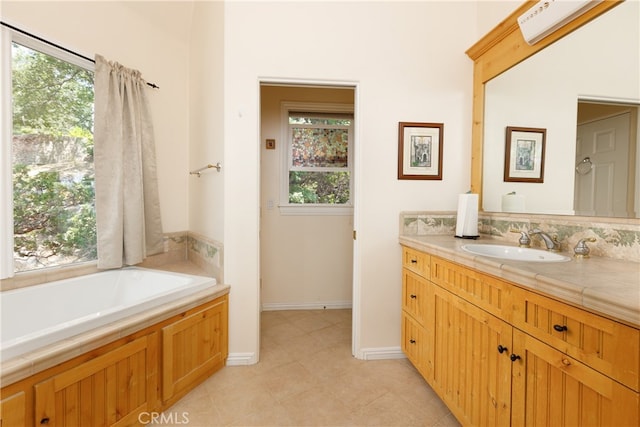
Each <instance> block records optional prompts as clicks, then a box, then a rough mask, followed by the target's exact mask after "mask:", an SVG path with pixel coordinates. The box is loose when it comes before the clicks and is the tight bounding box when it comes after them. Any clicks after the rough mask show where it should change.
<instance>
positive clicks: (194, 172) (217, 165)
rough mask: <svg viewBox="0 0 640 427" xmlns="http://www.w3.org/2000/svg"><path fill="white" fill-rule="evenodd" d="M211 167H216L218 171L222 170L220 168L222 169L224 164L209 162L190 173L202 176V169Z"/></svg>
mask: <svg viewBox="0 0 640 427" xmlns="http://www.w3.org/2000/svg"><path fill="white" fill-rule="evenodd" d="M211 168H215V169H216V170H217V171H218V172H220V169H222V165H221V164H220V162H218V163H216V164H215V165H212V164H208V165H206V166H203V167H201V168H200V169H196V170H193V171H191V172H189V175H198V178H200V174H201V173H202V171H204V170H207V169H211Z"/></svg>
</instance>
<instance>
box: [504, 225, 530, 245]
mask: <svg viewBox="0 0 640 427" xmlns="http://www.w3.org/2000/svg"><path fill="white" fill-rule="evenodd" d="M509 231H510V232H512V233H520V238H519V239H518V246H520V247H521V248H528V247H531V239H530V238H529V234H528V233H527V232H526V231H521V230H516V229H513V228H512V229H511V230H509Z"/></svg>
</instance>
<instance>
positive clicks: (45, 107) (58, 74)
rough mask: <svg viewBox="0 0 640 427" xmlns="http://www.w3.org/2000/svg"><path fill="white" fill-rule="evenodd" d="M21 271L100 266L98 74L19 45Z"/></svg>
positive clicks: (16, 176)
mask: <svg viewBox="0 0 640 427" xmlns="http://www.w3.org/2000/svg"><path fill="white" fill-rule="evenodd" d="M11 56H12V61H11V84H12V88H11V95H12V141H11V143H12V154H13V156H12V162H13V237H14V248H13V252H14V254H13V255H14V269H15V271H25V270H33V269H37V268H42V267H49V266H55V265H63V264H69V263H75V262H82V261H89V260H94V259H96V231H95V230H96V228H95V209H94V198H95V197H94V188H95V187H94V171H93V96H94V92H93V72H92V71H91V70H89V69H86V68H83V67H81V66H79V65H75V64H73V63H70V62H68V61H66V60H63V59H60V58H58V57H56V56H55V55H54V54H49V53H43V52H41V51H38V50H36V49H35V48H31V47H30V46H27V45H23V44H19V43H16V42H13V43H12V49H11Z"/></svg>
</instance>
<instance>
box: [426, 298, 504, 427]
mask: <svg viewBox="0 0 640 427" xmlns="http://www.w3.org/2000/svg"><path fill="white" fill-rule="evenodd" d="M433 288H434V293H435V296H434V302H433V304H434V308H433V310H434V314H435V326H434V328H433V334H434V354H433V379H432V382H431V385H432V387H433V388H434V389H435V390H436V391H437V392H438V393H439V395H440V396H441V397H442V399H443V401H444V402H445V403H446V404H447V406H448V407H449V409H450V410H451V412H452V413H453V414H454V415H455V416H456V417H457V418H458V420H460V422H461V423H462V424H464V425H469V426H472V425H476V426H480V425H482V426H494V425H503V426H507V425H509V422H510V414H511V361H510V360H509V354H510V352H509V350H511V339H512V337H511V333H512V328H511V326H510V325H509V324H507V323H505V322H503V321H501V320H500V319H498V318H496V317H494V316H492V315H491V314H489V313H487V312H486V311H484V310H481V309H480V308H478V307H476V306H474V305H473V304H470V303H468V302H466V301H464V300H462V299H461V298H459V297H457V296H455V295H453V294H451V293H450V292H448V291H446V290H444V289H442V288H440V287H438V286H433ZM499 346H500V347H499ZM499 348H500V349H501V351H499Z"/></svg>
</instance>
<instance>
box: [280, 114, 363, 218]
mask: <svg viewBox="0 0 640 427" xmlns="http://www.w3.org/2000/svg"><path fill="white" fill-rule="evenodd" d="M286 117H287V126H286V131H287V142H288V144H287V150H286V154H287V159H286V171H285V177H286V178H285V179H286V183H285V185H284V187H285V188H284V189H283V193H284V194H285V195H286V197H287V200H283V204H282V205H283V206H285V207H286V208H289V209H291V208H293V211H294V212H295V211H296V209H295V208H296V207H303V206H304V207H307V208H308V207H311V208H313V209H311V210H305V211H303V212H308V213H311V214H317V213H318V211H319V209H322V210H323V211H324V213H336V214H337V213H351V212H352V189H353V186H352V176H353V168H352V164H353V161H352V152H353V114H352V113H348V112H347V113H344V112H318V111H316V112H313V111H312V112H297V111H291V110H287V114H286ZM290 212H291V211H290ZM300 212H301V211H299V210H298V213H300Z"/></svg>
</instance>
